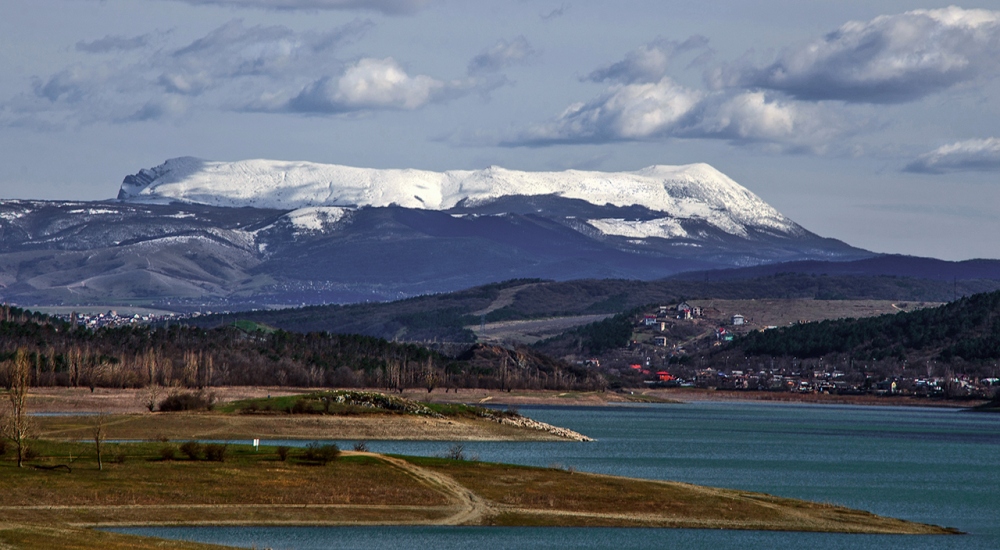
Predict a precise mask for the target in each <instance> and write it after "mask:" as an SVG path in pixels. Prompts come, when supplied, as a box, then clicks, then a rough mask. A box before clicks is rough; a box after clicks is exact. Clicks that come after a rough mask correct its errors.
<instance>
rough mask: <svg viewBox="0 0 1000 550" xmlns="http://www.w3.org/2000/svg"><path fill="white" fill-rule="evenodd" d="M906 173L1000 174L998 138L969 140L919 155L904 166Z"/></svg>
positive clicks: (999, 142) (999, 141) (999, 139)
mask: <svg viewBox="0 0 1000 550" xmlns="http://www.w3.org/2000/svg"><path fill="white" fill-rule="evenodd" d="M905 170H906V171H907V172H917V173H923V174H944V173H947V172H1000V138H995V137H991V138H986V139H969V140H965V141H958V142H955V143H952V144H949V145H942V146H941V147H938V148H937V149H935V150H933V151H931V152H929V153H925V154H923V155H920V157H918V158H917V159H916V160H915V161H913V162H911V163H910V164H909V165H907V166H906V168H905Z"/></svg>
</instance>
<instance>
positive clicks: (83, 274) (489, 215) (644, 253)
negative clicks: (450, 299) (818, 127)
mask: <svg viewBox="0 0 1000 550" xmlns="http://www.w3.org/2000/svg"><path fill="white" fill-rule="evenodd" d="M871 256H872V254H871V253H869V252H867V251H864V250H860V249H857V248H853V247H851V246H849V245H847V244H845V243H843V242H840V241H836V240H833V239H825V238H822V237H819V236H817V235H815V234H813V233H810V232H809V231H807V230H805V229H803V228H802V227H801V226H799V225H798V224H796V223H795V222H793V221H791V220H789V219H788V218H786V217H784V216H783V215H781V214H780V213H779V212H777V211H776V210H775V209H774V208H772V207H770V206H769V205H767V204H766V203H765V202H764V201H762V200H761V199H760V198H759V197H757V196H756V195H754V194H753V193H751V192H750V191H748V190H747V189H745V188H744V187H742V186H740V185H739V184H737V183H736V182H734V181H733V180H731V179H730V178H728V177H726V176H725V175H724V174H722V173H720V172H718V171H717V170H715V169H714V168H712V167H710V166H708V165H705V164H694V165H687V166H677V167H669V166H653V167H649V168H646V169H643V170H638V171H635V172H621V173H602V172H582V171H566V172H537V173H536V172H518V171H512V170H505V169H502V168H497V167H492V168H488V169H485V170H478V171H451V172H443V173H438V172H427V171H419V170H374V169H363V168H350V167H345V166H334V165H320V164H312V163H303V162H279V161H266V160H250V161H242V162H233V163H221V162H209V161H203V160H198V159H193V158H180V159H173V160H169V161H167V162H166V163H164V164H162V165H160V166H157V167H154V168H151V169H144V170H141V171H139V172H138V173H136V174H134V175H130V176H128V177H126V178H125V181H124V182H123V183H122V185H121V189H120V191H119V195H118V200H115V201H99V202H42V201H2V202H0V296H2V297H3V298H4V299H6V300H13V301H16V302H18V303H23V304H58V303H65V304H77V303H101V304H106V303H136V302H142V303H155V304H158V305H163V306H168V305H169V306H171V307H178V304H179V303H180V304H181V305H182V306H184V305H187V306H191V307H194V306H195V305H202V304H209V305H215V306H216V307H219V308H226V309H237V308H251V307H263V306H270V305H299V304H308V303H325V302H358V301H367V300H385V299H392V298H400V297H405V296H412V295H417V294H425V293H430V292H444V291H451V290H456V289H460V288H467V287H471V286H474V285H477V284H483V283H487V282H491V281H501V280H507V279H512V278H523V277H536V278H546V279H555V280H568V279H580V278H621V279H643V280H651V279H657V278H662V277H666V276H669V275H672V274H675V273H679V272H684V271H691V270H711V269H719V268H729V267H742V266H757V265H765V264H772V263H778V262H789V261H805V260H833V261H844V260H856V259H860V258H866V257H871Z"/></svg>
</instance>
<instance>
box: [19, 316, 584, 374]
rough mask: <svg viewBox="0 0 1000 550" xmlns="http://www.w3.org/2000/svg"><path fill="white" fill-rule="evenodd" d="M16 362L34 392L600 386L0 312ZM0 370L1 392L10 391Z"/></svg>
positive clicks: (335, 348) (554, 369) (293, 339)
mask: <svg viewBox="0 0 1000 550" xmlns="http://www.w3.org/2000/svg"><path fill="white" fill-rule="evenodd" d="M19 353H20V354H23V355H24V358H23V360H24V361H26V362H27V365H28V371H29V377H30V381H31V384H32V385H35V386H71V387H89V388H91V389H93V388H95V387H118V388H129V387H131V388H139V387H148V386H180V387H190V388H203V387H210V386H228V385H278V386H302V387H321V386H326V387H379V388H385V389H391V390H400V391H402V390H403V389H407V388H426V389H428V390H432V389H434V388H436V387H445V388H459V387H483V388H501V387H511V386H516V387H524V388H538V389H594V387H596V386H598V385H599V383H600V381H599V380H596V379H593V377H591V376H590V375H589V374H588V373H583V372H580V371H579V370H578V369H575V368H573V367H571V366H570V365H567V364H565V363H563V362H560V361H554V360H550V359H548V358H542V357H541V356H539V354H537V353H533V352H526V351H522V352H518V351H516V350H513V351H512V352H511V353H512V354H513V355H512V356H513V357H515V358H514V359H511V357H507V358H506V359H503V358H501V357H499V356H497V357H496V358H495V359H493V360H489V359H486V358H484V357H482V356H475V355H474V354H473V355H470V356H469V357H466V358H464V359H463V358H455V357H448V356H445V355H442V354H440V353H438V352H435V351H432V350H429V349H427V348H425V347H423V346H419V345H416V344H410V343H399V342H390V341H387V340H385V339H383V338H375V337H371V336H361V335H356V334H331V333H326V332H310V333H296V332H288V331H283V330H276V331H273V332H265V331H258V330H244V329H241V328H237V327H235V326H223V327H217V328H213V329H204V328H198V327H190V326H183V325H178V324H174V325H172V326H170V327H152V326H141V325H140V326H126V327H105V328H100V329H96V330H93V329H89V328H85V327H79V326H73V325H70V324H69V323H66V322H63V321H60V320H57V319H53V318H50V317H46V316H41V315H38V314H32V313H30V312H26V311H24V310H20V309H18V308H11V307H9V306H5V308H4V310H3V312H0V362H11V361H14V360H15V358H16V357H18V354H19ZM8 378H9V377H7V376H6V375H4V374H3V373H2V372H0V384H2V385H3V386H5V387H9V386H10V381H9V380H8Z"/></svg>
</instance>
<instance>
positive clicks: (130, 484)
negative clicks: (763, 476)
mask: <svg viewBox="0 0 1000 550" xmlns="http://www.w3.org/2000/svg"><path fill="white" fill-rule="evenodd" d="M32 446H33V448H34V450H35V451H36V452H37V453H38V456H37V457H36V458H34V459H33V460H30V461H29V462H28V466H27V467H26V468H20V469H19V468H17V467H16V464H15V462H14V461H13V460H12V459H11V457H10V453H9V452H8V453H7V456H6V457H4V458H3V459H0V487H3V489H4V490H3V498H2V501H0V518H3V519H2V520H0V548H5V549H6V548H49V547H54V546H53V541H57V540H58V541H60V542H59V544H56V545H55V546H58V547H63V548H159V547H164V546H159V544H160V543H158V542H157V541H155V540H152V539H137V538H135V537H125V536H123V535H115V534H109V533H101V532H95V531H91V530H88V529H87V528H90V527H95V526H116V525H369V524H407V525H420V524H426V525H457V524H469V525H545V526H576V525H588V526H659V527H694V528H713V529H715V528H726V529H769V530H798V531H832V532H848V533H850V532H857V533H899V534H905V533H910V534H945V533H949V532H952V531H950V530H947V529H942V528H939V527H933V526H929V525H922V524H915V523H910V522H905V521H901V520H895V519H890V518H882V517H878V516H874V515H872V514H869V513H867V512H860V511H856V510H849V509H846V508H842V507H838V506H832V505H824V504H813V503H809V502H804V501H798V500H792V499H784V498H776V497H771V496H768V495H762V494H756V493H747V492H743V491H732V490H726V489H713V488H707V487H698V486H694V485H688V484H683V483H668V482H657V481H645V480H636V479H627V478H620V477H612V476H602V475H595V474H585V473H579V472H572V471H567V470H563V469H559V468H531V467H522V466H511V465H503V464H491V463H481V462H473V461H464V460H449V459H443V458H416V457H394V456H383V455H375V454H371V453H365V452H344V453H343V454H342V456H340V457H339V459H337V460H334V461H332V462H329V463H325V464H324V463H323V462H322V461H317V460H315V459H310V458H309V457H307V456H306V451H305V450H303V449H292V450H290V451H289V452H288V454H287V456H286V457H285V459H284V460H283V459H282V458H281V454H280V452H279V449H278V448H275V447H262V448H261V449H260V450H259V451H255V450H254V449H253V448H252V447H250V446H240V445H229V446H227V448H226V453H225V457H224V461H221V462H220V461H209V460H206V458H205V456H204V454H197V453H195V456H196V458H193V459H192V458H189V457H187V456H185V454H184V453H182V452H181V450H180V446H179V445H178V444H177V443H175V442H149V443H130V444H105V451H104V459H105V466H104V470H103V471H102V470H98V468H97V463H96V454H95V449H94V445H93V444H87V443H78V442H77V443H72V442H51V441H45V440H38V441H33V442H32ZM165 449H171V450H172V451H173V455H174V458H172V459H164V454H165V451H164V450H165ZM167 454H169V453H167ZM53 467H56V468H53ZM62 540H69V541H72V544H73V545H75V546H71V545H66V544H63V543H62V542H61V541H62ZM167 546H169V547H173V548H207V546H199V545H193V544H192V545H187V546H184V545H181V544H180V543H171V544H169V545H167Z"/></svg>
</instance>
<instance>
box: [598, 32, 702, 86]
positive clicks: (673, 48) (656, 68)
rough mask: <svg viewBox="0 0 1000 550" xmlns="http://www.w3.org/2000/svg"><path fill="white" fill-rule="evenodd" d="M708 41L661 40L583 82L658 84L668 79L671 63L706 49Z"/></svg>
mask: <svg viewBox="0 0 1000 550" xmlns="http://www.w3.org/2000/svg"><path fill="white" fill-rule="evenodd" d="M707 46H708V39H707V38H705V37H704V36H692V37H690V38H688V39H687V40H685V41H684V42H677V41H674V40H666V39H659V40H655V41H653V42H650V43H649V44H646V45H644V46H641V47H639V48H637V49H635V50H632V51H631V52H629V53H628V54H627V55H626V56H625V59H623V60H622V61H618V62H616V63H612V64H610V65H606V66H604V67H601V68H599V69H597V70H595V71H593V72H592V73H590V74H589V75H587V76H586V77H585V78H584V80H589V81H591V82H605V81H612V82H622V83H626V84H632V83H636V82H658V81H659V80H660V79H662V78H663V77H665V76H667V69H668V68H669V67H670V62H671V61H672V60H673V58H674V57H675V56H677V55H678V54H681V53H684V52H688V51H692V50H697V49H704V48H706V47H707Z"/></svg>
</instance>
